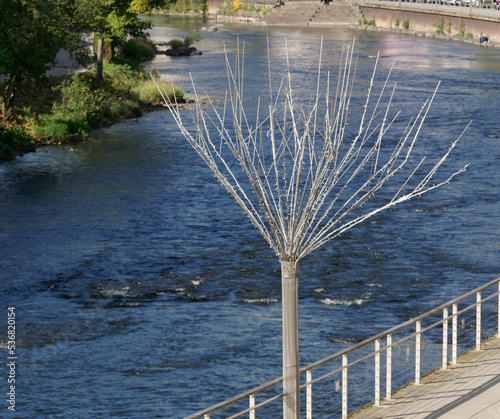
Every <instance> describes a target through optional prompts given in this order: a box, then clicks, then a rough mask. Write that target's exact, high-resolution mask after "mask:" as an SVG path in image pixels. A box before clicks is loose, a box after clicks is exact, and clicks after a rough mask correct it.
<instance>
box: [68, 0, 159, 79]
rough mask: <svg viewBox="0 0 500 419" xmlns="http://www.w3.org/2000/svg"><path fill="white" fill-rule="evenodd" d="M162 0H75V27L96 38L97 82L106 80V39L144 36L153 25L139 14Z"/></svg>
mask: <svg viewBox="0 0 500 419" xmlns="http://www.w3.org/2000/svg"><path fill="white" fill-rule="evenodd" d="M161 3H162V2H161V1H160V0H75V6H76V8H75V14H74V16H75V17H74V26H75V28H78V29H80V30H82V31H91V32H93V33H94V36H95V37H96V38H97V48H96V62H97V72H96V83H97V84H98V85H102V82H103V71H102V69H103V40H104V39H105V38H112V39H118V40H120V39H125V38H127V36H134V37H136V36H145V33H144V31H145V30H146V29H149V28H150V27H151V25H150V24H149V23H148V22H145V21H143V20H140V19H139V17H138V16H137V14H138V13H146V12H148V11H150V10H151V9H152V8H153V7H155V6H158V5H159V4H161Z"/></svg>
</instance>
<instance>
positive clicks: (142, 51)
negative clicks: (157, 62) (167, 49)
mask: <svg viewBox="0 0 500 419" xmlns="http://www.w3.org/2000/svg"><path fill="white" fill-rule="evenodd" d="M122 52H123V55H124V56H125V57H127V58H130V59H132V60H135V61H144V60H151V59H153V58H154V56H155V55H156V48H155V46H154V44H153V41H151V39H149V38H145V37H138V38H132V39H129V40H127V41H125V42H124V43H123V45H122Z"/></svg>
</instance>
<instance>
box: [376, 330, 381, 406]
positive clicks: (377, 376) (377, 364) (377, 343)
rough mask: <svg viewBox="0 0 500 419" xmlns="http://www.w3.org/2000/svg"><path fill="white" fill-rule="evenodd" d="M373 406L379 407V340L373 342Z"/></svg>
mask: <svg viewBox="0 0 500 419" xmlns="http://www.w3.org/2000/svg"><path fill="white" fill-rule="evenodd" d="M375 406H380V339H377V340H375Z"/></svg>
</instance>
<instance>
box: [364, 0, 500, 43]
mask: <svg viewBox="0 0 500 419" xmlns="http://www.w3.org/2000/svg"><path fill="white" fill-rule="evenodd" d="M358 6H359V8H360V9H361V12H362V13H363V17H364V18H365V19H366V20H367V21H370V20H374V21H375V25H376V26H380V27H385V28H396V22H397V20H398V19H399V27H400V28H403V23H404V22H405V21H408V22H409V28H408V29H413V30H416V31H426V32H436V31H437V27H436V24H441V25H443V29H444V33H445V34H446V35H457V34H459V33H460V28H461V27H464V28H465V32H466V33H468V32H470V33H472V34H473V35H474V39H479V37H480V36H488V37H489V39H490V40H491V41H496V42H500V22H498V21H490V20H487V18H485V17H481V18H475V17H474V16H472V15H469V14H468V13H457V12H446V11H443V10H440V11H433V12H430V11H429V12H426V11H415V10H408V9H405V8H404V7H390V6H383V7H380V6H378V5H363V4H358Z"/></svg>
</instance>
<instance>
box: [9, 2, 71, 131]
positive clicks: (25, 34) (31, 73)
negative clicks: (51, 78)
mask: <svg viewBox="0 0 500 419" xmlns="http://www.w3.org/2000/svg"><path fill="white" fill-rule="evenodd" d="M68 7H69V3H68V2H65V1H64V0H52V1H50V2H49V1H43V0H42V1H40V0H2V2H1V3H0V34H2V36H0V74H3V75H4V76H5V82H4V84H3V92H2V99H3V101H2V114H1V115H2V119H3V120H4V121H8V120H9V119H10V118H11V117H12V112H13V107H14V103H15V100H16V97H17V95H18V91H19V86H20V83H21V82H22V81H23V80H27V79H30V80H35V81H37V80H40V79H42V78H43V77H44V75H45V73H46V72H47V70H48V69H49V68H50V67H51V66H52V65H53V64H54V63H55V62H56V55H57V52H58V51H59V50H60V49H61V48H62V47H64V46H65V45H67V44H68V43H69V40H70V38H71V37H72V34H71V32H70V31H67V30H66V29H67V28H66V27H65V23H64V22H66V21H67V19H65V18H64V16H65V15H66V14H67V12H68Z"/></svg>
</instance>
